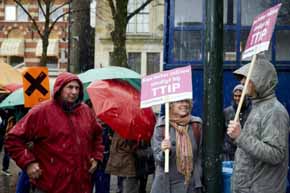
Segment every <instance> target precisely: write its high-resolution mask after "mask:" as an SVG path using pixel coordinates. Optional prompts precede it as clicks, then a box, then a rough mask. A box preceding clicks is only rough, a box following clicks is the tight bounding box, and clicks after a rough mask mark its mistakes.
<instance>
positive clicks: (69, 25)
mask: <svg viewBox="0 0 290 193" xmlns="http://www.w3.org/2000/svg"><path fill="white" fill-rule="evenodd" d="M71 2H72V1H71V0H70V1H69V4H68V18H67V19H68V31H67V33H68V35H67V37H68V48H67V71H68V72H70V71H71V69H70V48H71V46H70V44H71V34H70V27H71Z"/></svg>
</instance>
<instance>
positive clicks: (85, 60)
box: [69, 0, 90, 73]
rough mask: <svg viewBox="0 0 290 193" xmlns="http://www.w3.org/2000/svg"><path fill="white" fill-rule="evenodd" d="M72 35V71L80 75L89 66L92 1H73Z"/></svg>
mask: <svg viewBox="0 0 290 193" xmlns="http://www.w3.org/2000/svg"><path fill="white" fill-rule="evenodd" d="M71 8H72V14H71V21H70V22H71V24H70V26H71V35H70V56H69V57H70V60H69V61H70V64H69V65H70V67H69V69H70V71H71V72H73V73H80V72H82V71H85V70H86V69H87V66H89V65H88V64H89V45H88V42H89V41H88V38H89V37H90V11H89V10H90V1H89V0H82V1H80V0H73V1H72V6H71Z"/></svg>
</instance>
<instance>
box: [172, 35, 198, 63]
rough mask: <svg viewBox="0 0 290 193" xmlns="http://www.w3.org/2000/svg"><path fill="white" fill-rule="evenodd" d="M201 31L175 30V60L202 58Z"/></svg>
mask: <svg viewBox="0 0 290 193" xmlns="http://www.w3.org/2000/svg"><path fill="white" fill-rule="evenodd" d="M201 53H202V52H201V32H200V31H175V32H174V61H193V60H201Z"/></svg>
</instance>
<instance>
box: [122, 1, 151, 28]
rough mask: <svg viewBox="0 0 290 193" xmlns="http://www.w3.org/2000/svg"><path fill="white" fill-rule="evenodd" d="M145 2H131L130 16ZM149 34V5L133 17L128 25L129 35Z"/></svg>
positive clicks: (129, 5) (129, 4)
mask: <svg viewBox="0 0 290 193" xmlns="http://www.w3.org/2000/svg"><path fill="white" fill-rule="evenodd" d="M143 3H145V0H129V3H128V14H130V13H132V12H133V11H135V10H136V9H137V8H139V7H140V6H141V5H142V4H143ZM148 32H149V5H147V6H146V7H145V8H144V9H143V10H141V11H140V12H139V13H138V14H136V15H135V16H134V17H132V18H131V19H130V21H129V23H128V25H127V33H148Z"/></svg>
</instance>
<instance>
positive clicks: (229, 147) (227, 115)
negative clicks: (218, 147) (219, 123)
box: [223, 84, 251, 161]
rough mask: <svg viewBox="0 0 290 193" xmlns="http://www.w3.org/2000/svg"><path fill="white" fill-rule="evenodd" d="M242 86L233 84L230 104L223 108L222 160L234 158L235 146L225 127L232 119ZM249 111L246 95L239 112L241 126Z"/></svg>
mask: <svg viewBox="0 0 290 193" xmlns="http://www.w3.org/2000/svg"><path fill="white" fill-rule="evenodd" d="M243 88H244V86H243V85H242V84H238V85H236V86H235V88H234V89H233V92H232V96H233V101H232V104H231V105H230V106H228V107H226V108H225V109H224V120H225V137H224V144H223V160H224V161H233V160H234V158H235V152H236V149H237V146H236V145H235V144H234V143H233V140H232V139H231V138H230V137H229V136H228V135H227V133H226V129H227V127H228V124H229V122H230V120H233V119H234V117H235V114H236V111H237V108H238V105H239V102H240V98H241V95H242V92H243ZM250 111H251V102H250V99H249V98H248V97H245V100H244V102H243V105H242V109H241V111H240V114H239V120H240V123H241V125H242V127H243V125H244V123H245V122H246V120H247V117H248V115H249V113H250Z"/></svg>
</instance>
